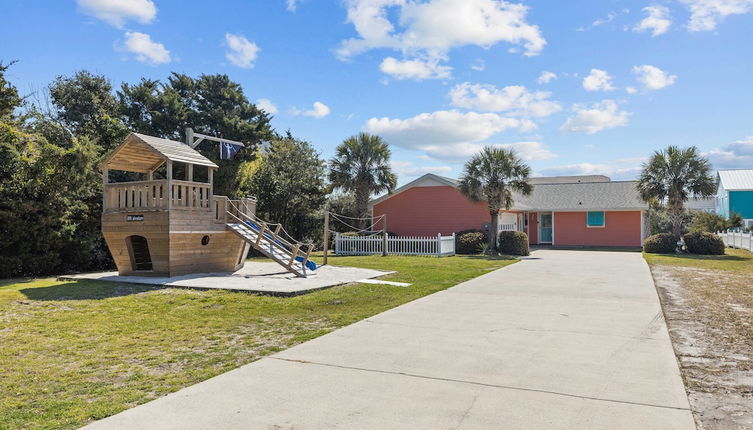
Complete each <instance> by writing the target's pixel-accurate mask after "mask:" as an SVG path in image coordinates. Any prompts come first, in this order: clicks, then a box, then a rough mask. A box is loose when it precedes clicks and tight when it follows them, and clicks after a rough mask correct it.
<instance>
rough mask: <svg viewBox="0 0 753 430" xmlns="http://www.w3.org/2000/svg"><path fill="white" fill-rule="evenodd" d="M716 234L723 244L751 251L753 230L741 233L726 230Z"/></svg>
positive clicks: (752, 249) (752, 247)
mask: <svg viewBox="0 0 753 430" xmlns="http://www.w3.org/2000/svg"><path fill="white" fill-rule="evenodd" d="M717 234H718V235H719V237H721V238H722V240H723V241H724V244H725V245H727V246H729V247H732V248H740V249H747V250H748V251H753V232H750V233H743V232H733V231H729V230H727V231H726V232H722V233H717Z"/></svg>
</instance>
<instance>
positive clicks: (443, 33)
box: [336, 0, 546, 62]
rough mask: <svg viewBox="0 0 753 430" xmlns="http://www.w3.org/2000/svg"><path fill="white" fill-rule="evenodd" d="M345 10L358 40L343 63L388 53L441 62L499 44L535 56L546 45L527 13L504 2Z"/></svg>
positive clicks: (354, 2) (367, 4)
mask: <svg viewBox="0 0 753 430" xmlns="http://www.w3.org/2000/svg"><path fill="white" fill-rule="evenodd" d="M346 6H347V9H348V21H349V22H350V23H352V24H353V26H354V27H355V30H356V32H357V33H358V37H354V38H351V39H347V40H344V41H342V42H341V43H340V46H339V47H338V48H337V50H336V54H337V56H338V57H339V58H340V59H343V60H345V59H348V58H350V57H352V56H354V55H358V54H360V53H363V52H366V51H369V50H371V49H378V48H387V49H394V50H396V51H400V52H401V53H402V54H403V57H404V59H405V60H412V59H415V58H419V59H421V60H423V61H426V60H427V59H432V60H434V61H437V62H439V61H446V60H447V58H448V57H447V56H448V53H449V51H450V50H452V49H453V48H457V47H461V46H466V45H476V46H481V47H483V48H489V47H491V46H493V45H495V44H497V43H499V42H507V43H511V44H514V45H521V46H523V47H524V50H525V52H524V54H525V55H527V56H531V55H537V54H539V53H540V52H541V50H542V49H543V48H544V46H545V45H546V40H545V39H544V37H543V36H542V35H541V32H540V31H539V28H538V26H535V25H531V24H529V23H528V22H527V21H526V15H527V13H528V7H527V6H525V5H523V4H519V3H510V2H508V1H505V0H464V1H457V0H429V1H425V2H416V1H410V0H346Z"/></svg>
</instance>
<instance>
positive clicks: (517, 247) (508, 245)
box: [499, 231, 530, 255]
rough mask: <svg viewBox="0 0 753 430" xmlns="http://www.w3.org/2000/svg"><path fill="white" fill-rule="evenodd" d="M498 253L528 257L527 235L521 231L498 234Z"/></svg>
mask: <svg viewBox="0 0 753 430" xmlns="http://www.w3.org/2000/svg"><path fill="white" fill-rule="evenodd" d="M499 252H501V253H502V254H510V255H529V254H530V252H529V250H528V235H527V234H525V233H523V232H522V231H502V232H500V233H499Z"/></svg>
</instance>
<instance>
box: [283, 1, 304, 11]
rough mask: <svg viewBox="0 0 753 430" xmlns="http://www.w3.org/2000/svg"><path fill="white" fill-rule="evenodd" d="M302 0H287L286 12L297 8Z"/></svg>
mask: <svg viewBox="0 0 753 430" xmlns="http://www.w3.org/2000/svg"><path fill="white" fill-rule="evenodd" d="M302 1H303V0H287V1H286V9H287V10H288V12H295V11H296V9H298V4H299V3H301V2H302Z"/></svg>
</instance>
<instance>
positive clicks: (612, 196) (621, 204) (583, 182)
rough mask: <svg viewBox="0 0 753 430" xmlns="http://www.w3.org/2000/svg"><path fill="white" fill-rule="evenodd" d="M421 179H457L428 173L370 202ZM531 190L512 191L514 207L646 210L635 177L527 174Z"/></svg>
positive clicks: (451, 183)
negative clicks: (533, 176)
mask: <svg viewBox="0 0 753 430" xmlns="http://www.w3.org/2000/svg"><path fill="white" fill-rule="evenodd" d="M424 179H434V180H438V181H439V182H440V183H444V184H446V185H449V186H453V187H456V188H457V187H458V180H457V179H453V178H447V177H444V176H439V175H434V174H431V173H428V174H426V175H424V176H422V177H420V178H418V179H416V180H415V181H412V182H410V183H408V184H406V185H404V186H402V187H400V188H399V189H397V190H395V192H394V193H393V194H391V195H384V196H382V197H379V198H377V199H375V200H372V201H371V202H370V205H372V206H373V205H374V204H377V203H379V202H381V201H383V200H386V199H388V198H390V197H391V196H394V195H395V194H397V193H400V192H402V191H404V190H406V189H408V188H412V187H413V186H416V185H418V184H419V183H421V182H422V180H424ZM529 182H530V183H531V185H533V192H532V193H531V195H529V196H523V195H520V194H515V195H513V201H514V205H513V208H512V209H513V210H521V211H551V210H555V211H587V210H645V209H647V208H648V204H647V203H645V202H644V201H643V200H642V199H641V197H640V195H639V194H638V190H637V189H636V187H635V186H636V181H612V180H611V179H610V178H609V177H607V176H602V175H586V176H554V177H538V178H530V181H529Z"/></svg>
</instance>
